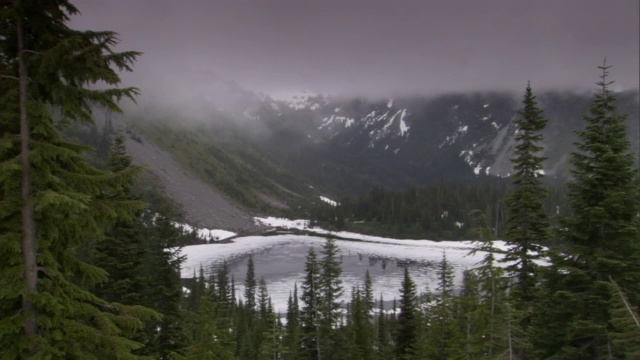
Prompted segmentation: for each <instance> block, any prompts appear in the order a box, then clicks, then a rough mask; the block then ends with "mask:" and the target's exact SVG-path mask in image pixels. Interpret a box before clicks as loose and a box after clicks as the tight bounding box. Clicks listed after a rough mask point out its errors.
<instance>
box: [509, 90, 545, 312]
mask: <svg viewBox="0 0 640 360" xmlns="http://www.w3.org/2000/svg"><path fill="white" fill-rule="evenodd" d="M522 104H523V108H522V110H520V111H518V115H519V116H518V118H517V119H516V120H515V121H514V123H515V125H516V132H517V133H516V136H515V141H516V146H515V150H514V154H513V155H514V157H513V158H512V159H511V162H512V163H513V169H514V173H513V185H514V189H513V191H512V192H511V194H510V195H509V197H508V198H507V200H506V205H507V207H508V214H509V218H508V220H507V231H506V242H507V245H508V246H509V249H508V250H507V253H506V255H505V257H504V260H503V261H504V262H507V263H509V265H508V266H507V270H508V271H509V272H510V273H511V274H512V275H513V276H514V277H515V286H514V290H513V291H514V295H515V296H517V297H518V298H520V299H521V300H522V301H523V302H528V301H531V300H532V298H533V294H532V293H533V288H534V287H535V278H536V263H535V260H536V259H539V258H540V257H541V256H542V247H541V246H540V243H541V242H543V241H545V240H547V239H548V238H549V221H548V219H547V215H546V213H545V211H544V207H543V201H544V197H545V196H546V194H547V190H546V189H545V188H544V186H543V185H542V176H543V174H544V172H543V166H542V163H543V161H544V160H545V159H546V158H544V157H542V156H540V155H539V153H540V152H541V151H542V150H543V147H542V145H541V144H540V143H541V142H542V140H543V136H542V134H541V131H542V130H543V129H544V127H545V125H546V123H547V120H546V119H545V118H544V117H543V116H542V110H540V109H539V107H538V102H537V101H536V97H535V96H534V95H533V91H532V90H531V85H530V84H527V89H526V90H525V95H524V99H523V101H522Z"/></svg>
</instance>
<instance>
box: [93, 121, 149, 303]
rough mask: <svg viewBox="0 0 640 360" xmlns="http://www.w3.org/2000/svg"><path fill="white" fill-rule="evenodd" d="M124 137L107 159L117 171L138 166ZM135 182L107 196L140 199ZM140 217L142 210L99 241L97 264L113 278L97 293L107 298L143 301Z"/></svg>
mask: <svg viewBox="0 0 640 360" xmlns="http://www.w3.org/2000/svg"><path fill="white" fill-rule="evenodd" d="M124 140H125V138H124V136H123V135H122V134H121V133H118V134H117V135H116V137H115V138H114V140H113V144H112V147H111V153H110V155H109V158H108V161H107V163H108V165H109V170H111V171H113V172H119V171H132V170H136V168H134V167H133V166H132V162H131V158H130V157H129V156H128V155H127V152H126V148H125V146H124ZM131 186H132V183H131V181H130V182H128V183H125V184H123V186H122V188H121V189H118V191H114V192H112V193H110V194H108V196H105V198H106V200H109V201H114V200H124V201H130V200H136V197H135V196H134V195H133V194H132V193H131ZM139 217H140V214H138V216H137V218H136V219H135V220H131V221H117V222H116V223H115V225H114V226H113V227H112V228H111V229H109V230H108V231H107V232H106V234H105V238H104V239H100V240H99V241H98V243H97V245H96V254H95V261H94V262H95V265H97V266H98V267H100V268H102V269H103V270H105V271H106V272H107V273H108V274H109V279H108V280H107V281H105V282H103V283H101V284H99V285H98V287H97V288H96V289H95V293H96V295H98V296H100V297H102V298H104V299H105V300H108V301H113V302H118V303H122V304H126V305H139V304H142V303H143V294H142V290H143V287H144V286H143V280H142V276H141V275H142V270H141V269H142V260H143V259H144V254H145V250H144V249H143V247H142V244H141V238H142V236H143V235H142V231H141V227H143V226H144V224H142V223H141V221H139V220H140V219H139Z"/></svg>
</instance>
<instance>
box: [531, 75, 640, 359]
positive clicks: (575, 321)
mask: <svg viewBox="0 0 640 360" xmlns="http://www.w3.org/2000/svg"><path fill="white" fill-rule="evenodd" d="M599 69H601V70H602V75H601V80H600V81H599V82H598V88H599V89H598V91H597V92H596V93H595V95H594V99H593V102H592V104H591V107H590V109H589V114H588V115H585V116H584V120H585V121H586V128H585V129H584V130H582V131H578V132H577V135H578V141H577V142H576V143H575V146H576V151H575V152H574V153H572V154H571V163H572V165H573V169H572V175H573V179H572V181H571V182H570V183H569V190H568V197H569V201H570V204H571V208H572V214H571V215H570V216H569V217H568V218H567V219H566V220H565V224H564V226H565V228H566V231H564V232H563V233H562V234H561V235H562V236H563V239H564V240H565V242H566V243H567V245H568V255H566V256H563V257H559V259H558V261H557V268H558V270H559V272H558V273H557V274H553V280H554V283H552V285H554V287H553V288H551V293H550V295H548V296H547V297H548V298H549V299H550V300H551V301H554V303H555V304H562V306H558V308H557V309H554V311H553V312H550V311H549V315H550V316H548V317H546V318H543V319H540V321H539V322H540V323H541V324H543V326H542V327H541V329H539V330H538V331H539V333H550V334H552V335H551V336H549V337H544V336H541V337H540V338H535V340H536V342H537V343H536V347H537V351H539V352H540V354H541V356H547V357H549V356H555V357H557V358H564V359H587V358H589V359H591V358H600V357H604V356H607V354H608V353H609V349H608V346H609V340H608V331H609V330H608V328H609V326H610V325H609V323H610V320H611V315H610V312H609V306H610V298H611V292H610V290H609V289H610V284H609V277H613V278H615V279H616V280H617V282H618V285H619V286H620V288H622V289H623V291H624V292H625V293H627V295H628V297H629V300H630V302H631V304H638V301H639V299H640V241H638V239H639V238H640V231H639V229H640V225H639V221H640V218H639V217H638V213H639V212H640V201H638V200H639V199H638V188H637V185H638V182H637V172H636V171H635V170H634V169H633V168H632V166H633V160H634V159H633V154H632V153H631V152H630V145H629V138H628V135H627V132H626V126H625V122H624V120H625V116H623V115H620V114H618V112H617V109H616V106H615V96H614V94H613V93H612V92H611V90H610V89H609V86H610V85H611V84H612V82H609V81H608V79H607V76H608V69H609V66H607V65H606V63H605V64H604V65H603V66H600V67H599ZM560 332H561V333H562V334H563V336H555V337H554V336H553V334H557V333H560Z"/></svg>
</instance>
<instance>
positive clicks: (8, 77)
mask: <svg viewBox="0 0 640 360" xmlns="http://www.w3.org/2000/svg"><path fill="white" fill-rule="evenodd" d="M0 12H1V13H2V26H1V29H0V32H1V34H0V38H1V39H2V41H1V42H0V59H2V60H1V61H0V66H2V68H0V76H1V77H2V79H3V81H2V85H0V90H1V91H2V92H1V93H0V103H1V106H2V109H3V111H2V114H1V115H0V129H2V130H1V132H2V135H3V136H2V139H1V140H0V143H1V144H0V174H1V175H0V267H1V273H2V274H3V275H2V277H0V289H2V290H0V292H1V293H2V294H0V312H1V313H0V344H2V352H3V355H4V356H6V357H8V358H19V357H30V356H38V357H41V358H51V357H57V358H60V357H64V358H67V359H74V358H81V357H82V358H86V357H91V356H93V357H97V358H108V357H120V358H123V359H125V358H134V356H133V355H131V351H132V350H133V349H135V348H137V347H139V346H140V345H139V344H136V343H135V342H132V341H129V340H127V339H126V338H125V337H129V336H131V335H132V334H133V332H134V331H135V330H136V329H137V328H139V327H140V326H141V325H142V324H141V321H140V320H142V319H144V318H145V317H149V316H151V314H152V313H151V312H148V311H142V309H141V308H139V307H127V306H122V305H119V304H110V303H108V302H106V301H104V300H102V299H100V298H98V297H96V296H95V295H94V294H92V293H90V292H89V291H87V289H89V288H92V287H93V286H95V284H97V283H99V282H101V281H104V280H105V279H106V273H105V272H104V271H102V270H101V269H99V268H96V267H94V266H91V265H88V264H86V263H84V262H82V261H81V260H79V259H78V257H77V256H76V250H77V249H78V248H79V247H81V246H82V245H83V242H84V241H85V239H86V238H88V237H100V236H101V235H102V232H103V230H104V228H105V227H108V226H110V225H112V224H113V223H114V222H115V221H117V220H126V219H131V218H132V217H133V216H134V214H135V213H136V212H137V211H138V210H140V209H141V205H142V204H141V203H139V202H131V201H105V200H104V198H103V197H102V195H103V194H107V193H111V192H113V191H117V189H119V188H121V186H123V185H124V184H126V183H127V182H128V181H129V178H130V175H131V174H130V173H127V172H117V173H112V172H104V171H99V170H97V169H95V168H94V167H93V166H91V165H90V164H89V163H88V162H87V161H86V159H85V158H84V156H83V153H84V152H85V151H86V150H87V149H86V148H84V147H82V146H78V145H75V144H72V143H69V142H67V141H66V140H64V139H63V138H62V137H61V136H60V133H59V130H60V128H61V127H64V126H65V125H67V124H70V123H72V122H77V121H80V122H91V121H92V120H91V107H92V106H93V105H97V106H102V107H104V108H107V109H110V110H112V111H116V112H117V111H119V108H118V106H117V101H118V100H119V99H120V98H122V97H131V98H132V97H133V96H134V95H135V94H136V93H137V90H136V89H135V88H116V87H115V86H117V85H118V84H119V82H120V78H119V76H118V73H117V71H116V70H123V71H128V70H131V68H130V66H131V64H132V62H133V61H134V60H135V58H136V56H137V55H138V53H136V52H123V53H117V52H115V51H113V49H112V48H113V46H114V45H115V44H116V43H117V35H116V34H115V33H113V32H108V31H102V32H95V31H76V30H73V29H71V28H69V27H68V26H67V22H68V20H69V17H70V16H72V15H75V14H77V13H78V10H77V9H76V8H75V7H74V6H73V5H71V4H70V3H69V2H68V1H65V0H60V1H55V2H51V1H40V0H20V1H13V2H4V3H3V4H1V5H0ZM114 68H115V70H114ZM97 83H101V84H103V85H106V86H98V87H94V86H93V85H94V84H97ZM52 110H55V112H56V115H57V117H56V118H54V116H53V115H52ZM16 280H17V281H16Z"/></svg>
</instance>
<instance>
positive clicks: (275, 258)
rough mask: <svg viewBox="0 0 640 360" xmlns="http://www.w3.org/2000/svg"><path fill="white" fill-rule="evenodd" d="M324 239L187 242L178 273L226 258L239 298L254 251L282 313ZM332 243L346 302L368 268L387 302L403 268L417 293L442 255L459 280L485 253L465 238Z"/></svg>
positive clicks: (429, 283)
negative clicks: (339, 263) (308, 258)
mask: <svg viewBox="0 0 640 360" xmlns="http://www.w3.org/2000/svg"><path fill="white" fill-rule="evenodd" d="M342 235H343V236H346V235H345V234H342ZM325 241H326V240H325V238H324V237H322V236H306V235H274V236H248V237H240V238H235V239H233V242H230V243H223V244H216V243H214V244H206V245H193V246H187V247H184V248H183V254H184V255H186V261H185V262H184V264H183V267H182V277H183V278H190V277H192V276H193V275H194V273H196V272H197V271H198V270H199V269H200V266H202V267H203V268H204V269H205V271H208V270H209V269H215V268H216V267H217V266H219V265H220V264H221V263H222V262H223V261H225V260H226V261H227V262H228V264H229V268H230V272H231V274H233V277H234V280H235V283H236V295H237V297H239V298H241V297H242V294H243V292H244V287H243V286H242V285H243V283H244V278H245V274H246V270H247V262H248V258H249V254H253V257H254V264H255V272H256V277H257V279H260V277H264V278H265V281H266V282H267V287H268V290H269V295H270V296H271V298H272V301H273V303H274V307H275V309H276V310H277V311H280V312H284V311H285V310H286V305H287V300H288V297H289V294H290V293H292V292H293V288H294V284H296V283H297V284H298V285H300V284H301V283H302V281H303V279H304V262H305V258H306V256H307V253H308V251H309V249H310V248H312V247H313V248H315V249H316V252H317V253H318V258H320V257H321V254H320V251H321V248H322V245H323V244H324V243H325ZM336 244H337V245H338V247H339V249H340V257H341V261H342V277H341V278H342V281H343V286H344V290H345V291H344V295H343V300H345V301H347V300H348V299H349V297H350V294H351V288H352V287H354V286H357V285H358V284H359V285H360V286H362V284H363V282H364V277H365V273H366V271H367V270H369V272H370V274H371V277H372V280H373V288H374V294H375V297H376V299H379V298H380V296H381V295H382V296H383V297H384V299H385V300H387V301H389V300H393V299H394V298H399V289H400V285H401V282H402V276H403V272H404V267H406V266H408V267H409V271H410V273H411V276H412V278H413V280H414V281H415V282H416V284H417V286H418V289H419V291H426V290H427V288H429V289H431V290H433V289H434V288H435V286H436V284H437V279H436V272H435V266H436V265H437V263H438V262H440V261H441V260H442V256H443V254H446V256H447V259H448V260H449V261H450V262H451V264H452V265H453V267H454V269H455V274H456V279H457V281H458V282H459V281H460V280H461V278H462V272H463V271H464V270H465V269H471V268H473V267H475V266H476V264H477V262H478V261H480V260H481V258H482V256H483V254H482V253H478V254H476V255H474V256H471V255H469V251H470V250H471V249H472V247H473V245H472V243H471V242H468V241H460V242H457V241H442V242H435V241H429V240H396V239H386V238H379V237H367V236H356V235H355V234H354V236H352V240H336ZM498 245H501V242H500V244H498Z"/></svg>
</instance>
